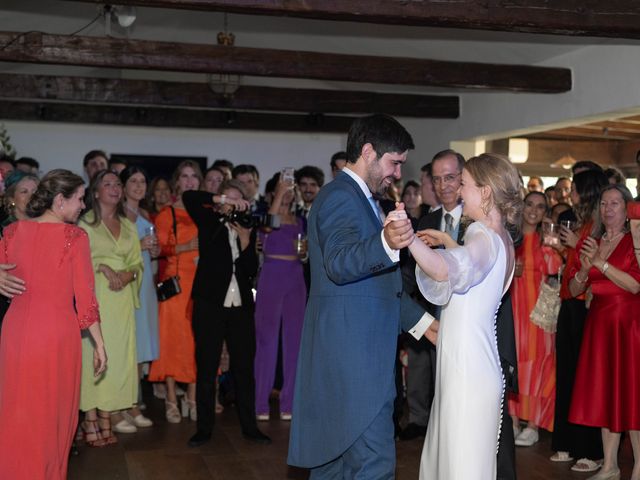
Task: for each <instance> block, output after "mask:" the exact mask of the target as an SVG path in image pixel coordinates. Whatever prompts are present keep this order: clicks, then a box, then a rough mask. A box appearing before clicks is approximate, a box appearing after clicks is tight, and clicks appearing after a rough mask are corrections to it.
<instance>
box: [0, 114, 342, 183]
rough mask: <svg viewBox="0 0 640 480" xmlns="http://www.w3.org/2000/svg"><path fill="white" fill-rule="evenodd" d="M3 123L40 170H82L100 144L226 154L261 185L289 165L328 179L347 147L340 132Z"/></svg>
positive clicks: (127, 149) (113, 148)
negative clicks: (252, 168)
mask: <svg viewBox="0 0 640 480" xmlns="http://www.w3.org/2000/svg"><path fill="white" fill-rule="evenodd" d="M0 121H2V120H1V113H0ZM3 123H4V125H5V126H6V128H7V130H8V133H9V135H10V137H11V144H12V145H13V146H14V148H15V149H16V150H17V153H18V156H27V157H33V158H35V159H37V160H38V161H39V162H40V164H41V170H42V171H43V172H46V171H48V170H51V169H52V168H67V169H69V170H72V171H75V172H78V173H80V172H81V171H82V158H83V157H84V154H85V153H87V152H88V151H89V150H93V149H103V150H105V151H107V152H108V153H110V154H111V153H120V154H125V153H126V154H136V155H154V154H157V155H184V156H190V155H193V156H206V157H208V162H209V164H211V163H212V162H213V161H214V160H215V159H217V158H226V159H228V160H230V161H232V162H233V163H234V164H240V163H252V164H254V165H256V166H257V167H258V169H259V170H260V177H261V184H262V186H264V184H265V183H266V181H267V180H268V179H269V178H270V177H271V176H272V175H273V174H274V173H275V172H277V171H279V170H280V169H282V168H283V167H287V166H290V167H295V168H299V167H301V166H303V165H316V166H318V167H320V168H322V169H323V170H324V172H325V177H326V181H329V179H330V178H331V169H330V167H329V160H330V159H331V155H333V153H335V152H337V151H338V150H344V148H345V145H344V142H345V139H344V137H343V136H341V135H328V134H317V135H316V134H314V135H312V134H293V133H279V132H243V131H228V130H197V129H178V128H176V129H173V128H147V127H118V126H109V125H80V124H64V123H46V122H33V123H31V122H16V121H3Z"/></svg>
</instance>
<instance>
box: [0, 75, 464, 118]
mask: <svg viewBox="0 0 640 480" xmlns="http://www.w3.org/2000/svg"><path fill="white" fill-rule="evenodd" d="M0 85H2V88H0V97H1V98H6V99H25V100H57V101H66V102H91V103H119V104H136V105H155V106H163V107H195V108H218V109H220V108H222V109H233V110H269V111H290V112H305V113H323V114H328V113H339V114H345V113H347V114H348V113H387V114H389V115H398V116H406V117H421V118H458V116H459V114H460V107H459V99H458V97H456V96H436V95H403V94H386V93H375V92H356V91H344V90H340V91H338V90H313V89H293V88H274V87H256V86H240V88H239V89H238V90H237V91H236V92H235V93H234V94H233V96H231V97H224V96H223V95H220V94H216V93H214V92H213V91H212V90H211V89H210V88H209V85H207V84H205V83H195V82H189V83H187V82H164V81H151V80H127V79H110V78H93V77H62V76H48V75H12V74H0Z"/></svg>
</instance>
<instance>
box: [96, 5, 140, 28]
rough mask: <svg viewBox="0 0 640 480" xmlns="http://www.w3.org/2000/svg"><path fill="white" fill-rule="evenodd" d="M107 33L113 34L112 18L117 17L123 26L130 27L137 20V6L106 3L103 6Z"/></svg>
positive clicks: (119, 23)
mask: <svg viewBox="0 0 640 480" xmlns="http://www.w3.org/2000/svg"><path fill="white" fill-rule="evenodd" d="M103 14H104V21H105V33H106V34H107V35H111V19H112V17H113V18H115V19H116V21H117V22H118V25H120V26H121V27H122V28H128V27H130V26H131V25H133V23H134V22H135V21H136V7H131V6H121V5H105V6H104V7H103Z"/></svg>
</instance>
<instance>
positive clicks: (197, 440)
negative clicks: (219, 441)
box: [189, 430, 211, 447]
mask: <svg viewBox="0 0 640 480" xmlns="http://www.w3.org/2000/svg"><path fill="white" fill-rule="evenodd" d="M209 440H211V433H207V432H203V431H201V430H198V431H197V432H196V434H195V435H194V436H193V437H191V438H190V439H189V446H190V447H199V446H201V445H204V444H205V443H207V442H208V441H209Z"/></svg>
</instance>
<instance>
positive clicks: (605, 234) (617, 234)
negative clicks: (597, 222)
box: [602, 232, 624, 243]
mask: <svg viewBox="0 0 640 480" xmlns="http://www.w3.org/2000/svg"><path fill="white" fill-rule="evenodd" d="M623 233H624V232H618V233H616V234H615V235H614V236H613V237H611V238H609V234H608V232H605V233H604V235H602V241H603V242H606V243H611V242H613V241H614V240H615V239H616V238H618V237H619V236H620V235H622V234H623Z"/></svg>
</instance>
